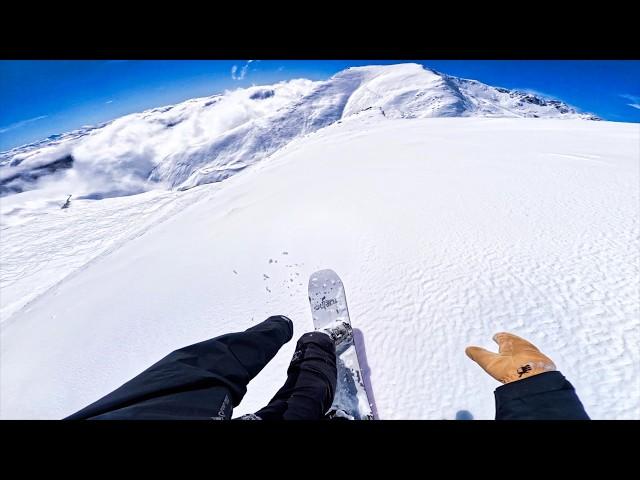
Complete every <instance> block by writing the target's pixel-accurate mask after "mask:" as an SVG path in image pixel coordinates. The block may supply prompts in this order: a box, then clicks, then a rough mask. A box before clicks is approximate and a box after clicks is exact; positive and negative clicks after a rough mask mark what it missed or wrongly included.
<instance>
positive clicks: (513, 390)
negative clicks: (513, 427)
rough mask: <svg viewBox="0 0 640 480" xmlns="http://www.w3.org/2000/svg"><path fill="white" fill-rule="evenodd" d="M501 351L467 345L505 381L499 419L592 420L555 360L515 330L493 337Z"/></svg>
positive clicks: (499, 397) (498, 402)
mask: <svg viewBox="0 0 640 480" xmlns="http://www.w3.org/2000/svg"><path fill="white" fill-rule="evenodd" d="M493 339H494V341H495V342H496V343H497V344H498V346H499V351H498V353H493V352H490V351H488V350H485V349H484V348H480V347H467V349H466V350H465V352H466V354H467V356H468V357H469V358H471V359H472V360H473V361H475V362H476V363H477V364H478V365H480V367H482V368H483V369H484V370H485V371H486V372H487V373H488V374H489V375H491V376H492V377H493V378H495V379H496V380H498V381H500V382H502V383H504V385H503V386H501V387H498V388H497V389H496V390H495V398H496V420H589V416H588V415H587V413H586V412H585V410H584V407H583V406H582V403H581V402H580V399H579V398H578V396H577V395H576V392H575V390H574V388H573V386H572V385H571V383H569V382H568V381H567V379H565V378H564V376H563V375H562V374H561V373H560V372H558V371H556V366H555V364H554V363H553V361H552V360H551V359H550V358H549V357H547V356H546V355H544V354H543V353H542V352H540V350H538V348H537V347H536V346H535V345H533V344H532V343H530V342H528V341H527V340H525V339H523V338H520V337H518V336H517V335H513V334H511V333H506V332H503V333H497V334H496V335H494V337H493Z"/></svg>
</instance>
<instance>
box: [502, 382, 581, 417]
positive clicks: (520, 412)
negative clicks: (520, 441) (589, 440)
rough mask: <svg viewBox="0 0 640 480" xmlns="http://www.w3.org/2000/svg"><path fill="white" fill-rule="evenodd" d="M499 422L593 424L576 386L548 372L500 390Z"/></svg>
mask: <svg viewBox="0 0 640 480" xmlns="http://www.w3.org/2000/svg"><path fill="white" fill-rule="evenodd" d="M495 396H496V420H589V416H588V415H587V412H585V410H584V407H583V406H582V403H581V402H580V399H579V398H578V396H577V395H576V392H575V390H574V388H573V385H571V384H570V383H569V381H568V380H567V379H566V378H564V376H563V375H562V374H561V373H560V372H545V373H541V374H538V375H534V376H532V377H529V378H526V379H524V380H518V381H515V382H511V383H507V384H506V385H502V386H501V387H498V388H497V389H496V391H495Z"/></svg>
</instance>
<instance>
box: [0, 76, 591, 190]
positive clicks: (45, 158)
mask: <svg viewBox="0 0 640 480" xmlns="http://www.w3.org/2000/svg"><path fill="white" fill-rule="evenodd" d="M363 111H376V112H380V113H381V115H379V117H380V118H384V119H412V118H430V117H471V116H482V117H534V118H535V117H539V118H569V119H592V120H594V119H597V117H594V116H593V115H589V114H583V113H579V112H578V111H577V110H576V109H574V108H573V107H571V106H569V105H566V104H565V103H563V102H560V101H558V100H552V99H547V98H543V97H540V96H538V95H534V94H531V93H525V92H518V91H515V90H509V89H505V88H500V87H492V86H489V85H486V84H484V83H481V82H478V81H475V80H468V79H462V78H457V77H453V76H449V75H446V74H443V73H440V72H437V71H435V70H433V69H431V68H428V67H425V66H423V65H420V64H417V63H400V64H395V65H369V66H361V67H351V68H347V69H345V70H342V71H340V72H338V73H336V74H335V75H333V76H332V77H331V78H329V79H328V80H325V81H311V80H307V79H295V80H289V81H286V82H280V83H277V84H274V85H263V86H253V87H249V88H244V89H237V90H233V91H228V92H225V93H224V94H219V95H213V96H210V97H203V98H194V99H191V100H187V101H185V102H182V103H179V104H176V105H170V106H165V107H158V108H153V109H150V110H146V111H144V112H140V113H134V114H130V115H126V116H124V117H121V118H118V119H116V120H113V121H111V122H108V123H105V124H102V125H99V126H97V127H94V128H86V127H83V128H82V129H79V130H76V131H74V132H68V133H65V134H61V135H54V136H52V137H50V138H49V139H46V140H43V141H39V142H35V143H33V144H30V145H26V146H23V147H19V148H15V149H13V150H10V151H8V152H4V153H2V154H0V195H7V194H11V193H18V192H22V191H24V190H30V189H34V188H39V187H40V182H41V180H40V179H41V178H42V177H47V178H49V179H57V180H58V181H62V182H64V181H67V182H70V183H72V185H71V184H70V185H69V189H70V190H69V191H74V192H76V197H80V198H82V196H85V197H86V198H103V197H105V196H114V195H122V194H123V193H122V192H128V193H129V194H131V193H137V192H142V191H145V190H149V189H153V188H177V189H185V188H190V187H194V186H196V185H200V184H203V183H212V182H219V181H222V180H224V179H226V178H228V177H229V176H232V175H234V174H235V173H237V172H239V171H241V170H243V169H244V168H246V167H248V166H250V165H252V164H254V163H256V162H258V161H260V160H262V159H263V158H266V157H268V156H269V155H271V154H273V153H274V152H276V151H277V150H279V149H280V148H282V147H284V146H285V145H287V144H288V143H289V142H291V141H292V140H294V139H295V138H298V137H301V136H304V135H307V134H309V133H312V132H315V131H317V130H319V129H321V128H324V127H327V126H330V125H332V124H335V123H336V122H338V121H340V120H343V119H345V118H348V117H351V116H353V115H355V114H358V113H360V112H363ZM61 159H65V161H64V162H62V163H61V162H60V160H61ZM60 165H64V168H63V169H61V168H59V166H60ZM77 167H80V168H77ZM70 172H73V174H70ZM47 183H50V182H47ZM78 189H79V190H80V191H79V192H78V191H77V190H78ZM114 192H115V193H114Z"/></svg>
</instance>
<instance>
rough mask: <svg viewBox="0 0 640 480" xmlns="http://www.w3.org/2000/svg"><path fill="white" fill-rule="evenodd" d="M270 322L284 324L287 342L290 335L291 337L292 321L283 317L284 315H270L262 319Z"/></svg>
mask: <svg viewBox="0 0 640 480" xmlns="http://www.w3.org/2000/svg"><path fill="white" fill-rule="evenodd" d="M271 322H274V323H279V324H282V325H284V326H285V330H286V331H287V332H288V335H287V342H288V341H289V340H291V337H293V322H292V321H291V319H290V318H289V317H285V316H284V315H272V316H270V317H269V318H267V319H266V320H265V321H264V323H271Z"/></svg>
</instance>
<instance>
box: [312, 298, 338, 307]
mask: <svg viewBox="0 0 640 480" xmlns="http://www.w3.org/2000/svg"><path fill="white" fill-rule="evenodd" d="M336 303H338V301H337V300H336V299H335V298H330V299H329V300H327V297H322V300H320V303H317V304H316V305H314V306H313V309H314V310H320V309H323V310H326V309H327V308H329V307H330V306H331V305H335V304H336Z"/></svg>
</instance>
